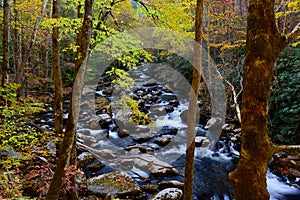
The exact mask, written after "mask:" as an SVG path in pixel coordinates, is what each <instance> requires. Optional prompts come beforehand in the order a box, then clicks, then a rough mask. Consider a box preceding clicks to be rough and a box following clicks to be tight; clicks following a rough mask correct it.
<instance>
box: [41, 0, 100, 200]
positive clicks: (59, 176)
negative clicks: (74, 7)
mask: <svg viewBox="0 0 300 200" xmlns="http://www.w3.org/2000/svg"><path fill="white" fill-rule="evenodd" d="M93 11H94V0H85V5H84V19H83V24H82V28H81V29H80V32H79V34H78V38H77V43H76V44H77V45H78V46H79V48H78V50H77V56H76V57H77V59H76V63H75V71H76V72H75V76H77V77H76V78H77V82H75V83H74V85H73V91H72V93H73V95H72V98H71V103H70V108H69V117H68V120H67V125H66V131H65V133H64V138H63V142H62V148H61V151H60V154H59V159H58V163H57V166H56V169H55V173H54V175H53V179H52V181H51V185H50V188H49V190H48V193H47V196H46V199H47V200H52V199H58V197H59V194H60V189H61V187H62V184H63V180H64V177H65V174H66V168H67V166H68V163H69V161H70V155H71V152H72V149H73V144H74V140H75V134H76V124H77V118H78V107H79V102H80V97H81V95H80V94H81V90H82V87H83V78H84V77H83V76H84V75H83V74H84V71H85V68H86V64H85V60H86V59H87V57H88V52H89V45H90V37H91V32H92V16H93Z"/></svg>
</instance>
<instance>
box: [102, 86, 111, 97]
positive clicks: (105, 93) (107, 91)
mask: <svg viewBox="0 0 300 200" xmlns="http://www.w3.org/2000/svg"><path fill="white" fill-rule="evenodd" d="M113 91H114V90H113V89H112V88H106V89H104V90H103V91H102V93H103V94H104V95H106V96H111V94H112V93H113Z"/></svg>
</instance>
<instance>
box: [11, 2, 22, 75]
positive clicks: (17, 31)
mask: <svg viewBox="0 0 300 200" xmlns="http://www.w3.org/2000/svg"><path fill="white" fill-rule="evenodd" d="M15 5H16V0H14V15H15V16H14V24H15V25H14V52H13V54H14V70H13V71H14V73H16V72H17V69H18V68H19V66H20V64H21V59H22V56H21V52H22V46H21V25H20V24H19V20H20V19H19V14H20V10H19V9H16V6H15Z"/></svg>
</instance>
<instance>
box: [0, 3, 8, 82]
mask: <svg viewBox="0 0 300 200" xmlns="http://www.w3.org/2000/svg"><path fill="white" fill-rule="evenodd" d="M3 15H4V16H3V38H2V39H3V47H2V49H3V60H2V80H1V85H2V86H4V85H5V84H6V82H7V79H8V69H9V36H10V0H4V13H3Z"/></svg>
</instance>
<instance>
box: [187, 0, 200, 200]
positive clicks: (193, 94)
mask: <svg viewBox="0 0 300 200" xmlns="http://www.w3.org/2000/svg"><path fill="white" fill-rule="evenodd" d="M202 16H203V0H197V5H196V19H195V40H196V42H197V44H195V46H194V68H193V80H192V88H191V91H190V93H189V109H188V110H189V111H188V130H187V144H186V145H187V146H186V160H185V175H184V200H191V199H193V185H194V184H193V182H194V152H195V124H196V112H197V108H198V103H197V102H198V91H199V86H200V78H201V74H200V70H201V61H202V59H201V58H202V51H201V48H202V46H201V42H202Z"/></svg>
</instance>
